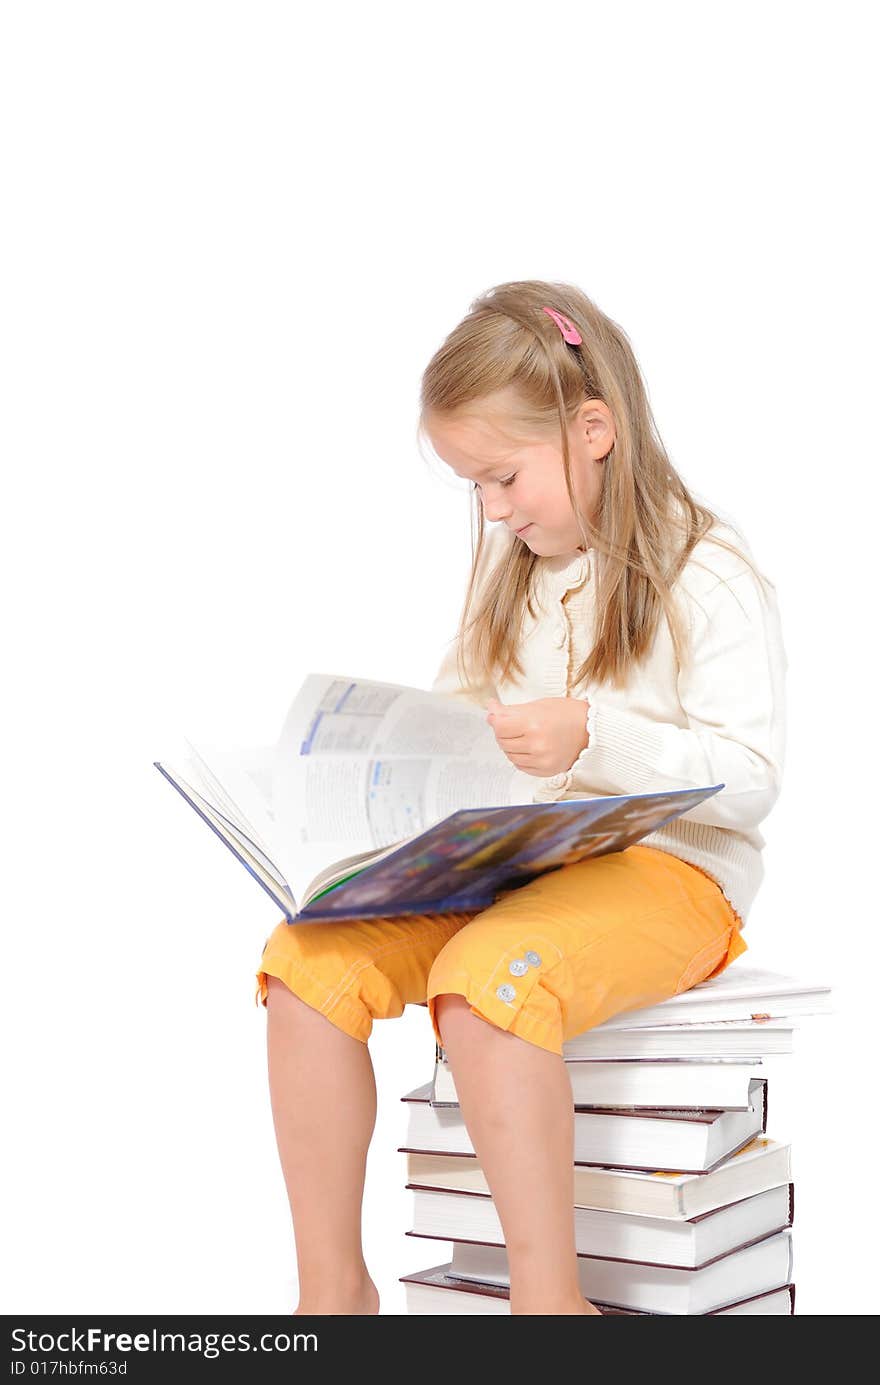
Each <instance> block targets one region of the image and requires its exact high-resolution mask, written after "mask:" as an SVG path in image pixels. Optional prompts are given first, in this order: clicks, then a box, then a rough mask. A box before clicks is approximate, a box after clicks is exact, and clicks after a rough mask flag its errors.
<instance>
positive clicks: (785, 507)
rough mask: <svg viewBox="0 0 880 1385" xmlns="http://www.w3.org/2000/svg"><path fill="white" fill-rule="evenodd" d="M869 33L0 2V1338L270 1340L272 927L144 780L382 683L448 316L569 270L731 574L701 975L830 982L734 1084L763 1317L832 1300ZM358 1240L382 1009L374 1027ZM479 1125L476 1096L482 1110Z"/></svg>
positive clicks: (808, 16) (865, 1122) (589, 8)
mask: <svg viewBox="0 0 880 1385" xmlns="http://www.w3.org/2000/svg"><path fill="white" fill-rule="evenodd" d="M868 14H869V7H868V6H865V5H861V4H848V3H837V4H834V5H833V6H832V5H830V4H828V5H819V6H817V5H810V4H806V5H804V4H798V5H794V4H779V3H776V4H774V3H769V4H768V3H766V0H765V2H764V3H760V4H756V3H737V4H735V5H734V4H721V5H713V6H705V5H703V4H682V3H667V4H665V5H663V6H655V5H651V4H644V5H639V4H632V3H630V4H627V3H618V4H615V5H614V6H608V5H591V4H584V3H583V0H579V3H576V4H564V3H553V0H545V3H544V4H542V5H540V6H538V7H537V8H536V7H535V6H534V5H533V4H512V3H506V4H503V5H502V4H488V3H483V4H473V3H469V4H461V3H454V2H453V3H449V0H447V3H446V4H444V6H443V7H442V10H441V9H440V8H437V7H435V6H431V7H428V6H411V5H403V4H401V5H391V4H376V5H370V6H357V5H354V4H348V5H345V4H342V5H339V6H333V7H331V8H330V9H329V10H326V11H321V17H316V16H315V14H313V13H311V14H310V13H309V10H308V8H303V7H302V6H295V5H293V4H274V5H273V4H261V3H254V0H249V3H246V4H245V3H238V4H222V3H210V4H208V3H206V4H198V3H186V2H185V0H175V2H174V3H171V4H169V3H157V0H151V3H124V2H123V3H107V4H97V3H79V4H77V5H68V4H50V3H42V4H40V3H37V4H34V3H7V4H6V5H5V6H4V7H3V10H2V21H0V23H2V31H0V55H2V56H0V103H2V109H0V125H2V130H3V153H2V168H0V182H2V187H3V192H4V200H5V211H4V214H3V218H2V234H3V237H4V240H5V247H4V250H3V254H2V275H3V295H2V296H3V307H2V334H3V361H2V383H3V394H4V403H3V409H2V413H3V418H2V427H3V435H4V436H3V471H4V484H3V504H2V521H0V522H2V526H3V527H2V554H0V561H2V565H3V573H2V576H3V594H4V636H3V647H4V653H5V655H6V673H5V676H4V680H3V690H2V696H3V703H4V714H3V728H4V732H5V735H4V765H3V771H4V772H3V781H4V792H3V794H2V805H3V807H2V811H3V814H4V843H5V847H6V851H5V865H4V869H3V884H2V888H3V936H4V945H5V950H6V961H5V964H4V968H3V971H4V978H3V984H4V998H3V1004H2V1024H3V1029H4V1038H3V1054H4V1058H5V1060H6V1062H7V1064H8V1070H7V1075H6V1078H5V1084H4V1085H5V1087H6V1092H7V1101H6V1109H7V1112H8V1114H9V1115H10V1117H11V1119H10V1122H9V1131H8V1136H7V1139H6V1141H5V1142H4V1146H3V1191H4V1194H5V1196H6V1198H7V1200H8V1204H9V1205H8V1207H7V1209H6V1210H5V1212H4V1224H5V1235H4V1241H5V1242H6V1246H7V1249H8V1251H11V1254H8V1255H7V1257H6V1259H7V1262H8V1266H9V1282H8V1283H7V1284H5V1285H4V1286H3V1295H2V1296H3V1303H4V1307H5V1310H6V1311H7V1312H9V1311H16V1312H18V1311H21V1312H25V1311H29V1312H47V1313H48V1312H60V1311H65V1312H80V1313H84V1312H92V1311H102V1312H107V1313H110V1312H132V1313H135V1312H142V1313H148V1312H170V1313H182V1312H210V1313H234V1312H244V1313H258V1312H289V1311H291V1309H292V1307H293V1306H294V1304H295V1284H294V1263H295V1262H294V1252H293V1240H292V1235H291V1231H290V1226H289V1221H288V1212H287V1203H286V1198H285V1193H284V1188H283V1183H282V1179H281V1173H280V1168H279V1166H278V1163H277V1156H276V1153H275V1147H274V1137H273V1131H272V1125H271V1117H270V1110H269V1102H268V1091H267V1083H266V1076H265V1012H264V1011H263V1010H261V1009H259V1010H258V1009H257V1008H256V1007H255V1005H254V995H253V992H254V981H253V974H254V972H255V970H256V968H257V965H258V961H259V955H260V950H261V947H262V944H263V941H264V939H265V937H266V936H267V934H268V933H269V932H270V931H271V929H272V927H273V926H274V924H275V922H276V921H277V910H276V909H275V907H274V905H273V904H272V903H271V901H270V900H268V898H267V897H266V896H264V895H263V894H262V892H261V891H260V890H259V889H258V887H257V886H256V884H255V883H254V882H253V881H252V880H251V879H250V877H249V876H248V875H247V874H246V873H245V872H244V871H243V870H242V869H241V867H240V866H239V865H238V864H237V863H236V862H235V861H234V860H233V858H232V856H231V855H229V853H227V852H226V851H225V849H224V848H223V847H222V846H221V845H220V843H219V842H218V841H217V839H216V838H215V837H213V836H212V834H210V833H209V832H208V831H207V830H206V829H205V828H204V826H203V825H201V824H200V823H199V822H198V819H197V818H196V817H195V815H194V814H193V813H192V812H191V811H190V810H189V809H188V808H187V807H186V806H185V805H184V803H183V802H182V800H180V799H179V798H178V797H177V796H176V795H175V794H174V793H173V791H172V790H171V789H170V787H169V786H168V785H167V784H166V783H165V781H164V780H163V779H162V778H161V776H160V775H159V774H158V772H157V771H156V770H155V769H154V768H153V765H152V762H153V760H154V759H156V758H161V757H162V756H163V755H168V754H169V753H170V751H171V750H172V749H173V748H174V747H176V745H177V744H178V740H179V737H180V735H181V734H183V733H187V734H191V735H192V736H193V738H194V739H195V738H196V735H197V734H201V735H203V736H205V737H206V738H208V739H210V738H213V739H215V740H217V741H218V742H220V743H221V744H231V745H235V744H242V743H248V742H255V743H260V742H266V743H268V742H271V741H273V740H274V738H275V736H276V735H277V732H278V730H279V729H280V726H281V723H282V721H283V718H284V714H285V712H286V709H287V706H288V703H289V701H290V699H291V697H292V695H293V692H294V690H295V689H296V687H297V686H298V684H299V682H300V680H301V678H302V677H303V676H304V674H305V673H306V672H308V671H309V670H318V671H324V672H340V673H346V674H355V675H361V676H364V677H376V678H381V679H389V680H394V681H400V682H405V683H411V684H414V685H419V686H425V685H427V684H428V682H429V681H430V679H431V678H432V676H433V674H434V671H435V668H436V665H437V663H438V662H439V658H440V654H441V652H442V648H443V646H444V644H445V642H446V640H447V639H448V638H449V637H450V636H451V634H452V633H453V630H454V626H455V622H456V618H457V615H458V611H459V606H460V602H461V598H462V595H463V590H464V582H465V578H466V565H467V555H468V534H467V528H468V526H467V518H466V503H467V501H466V497H465V495H464V493H463V492H462V491H461V490H460V489H458V488H456V487H455V486H454V485H450V484H449V481H448V480H446V479H444V478H443V477H440V476H438V475H436V474H434V473H433V472H432V471H431V469H430V468H429V467H428V466H427V465H426V464H425V463H424V462H423V460H422V459H421V458H420V456H419V455H418V452H417V450H416V446H415V439H414V430H415V424H416V402H417V396H418V388H419V378H420V374H421V371H422V370H423V368H424V366H425V364H426V363H427V361H428V359H429V357H430V355H431V353H432V352H433V351H434V350H435V349H436V347H437V346H438V345H439V343H440V341H441V340H442V339H443V337H444V336H445V334H446V333H447V332H448V331H449V330H450V329H451V328H452V327H453V325H454V324H455V323H456V322H457V321H458V320H459V318H460V317H461V316H462V315H463V314H464V313H465V312H466V311H467V309H468V306H469V303H470V301H471V299H472V298H473V297H475V296H476V294H478V293H479V292H481V291H482V290H484V289H485V288H488V287H489V286H490V285H492V284H494V283H499V282H501V281H503V280H506V279H512V278H525V277H536V278H546V279H563V280H570V281H572V282H574V283H577V284H579V285H580V286H581V287H582V288H583V289H584V290H585V291H586V292H587V293H588V294H589V295H590V296H591V297H593V298H594V299H595V301H596V302H597V303H598V304H599V305H600V307H602V308H603V309H604V311H606V312H607V313H608V314H609V315H610V316H611V317H613V318H614V319H615V320H616V321H618V322H619V323H620V324H621V325H622V326H623V327H624V329H625V330H626V331H627V333H628V334H629V335H630V338H631V340H632V342H633V345H634V348H635V351H636V354H637V356H638V359H639V361H640V363H641V367H642V369H643V372H644V374H645V377H646V380H647V383H648V387H649V391H650V397H651V401H652V405H653V408H654V411H655V414H656V417H657V420H658V424H659V427H660V431H661V434H662V436H663V438H664V441H665V442H666V444H667V447H668V448H669V451H670V454H671V457H672V459H673V462H674V464H675V465H676V466H677V467H678V468H679V469H680V470H681V472H682V474H683V475H684V477H685V479H686V481H687V482H688V484H689V485H690V486H691V487H692V488H693V489H694V490H695V492H696V493H697V494H698V495H699V496H700V497H702V498H704V499H706V500H707V501H708V502H709V503H710V504H711V505H712V506H714V507H715V508H716V509H717V510H718V511H720V512H721V513H722V514H723V515H725V516H727V517H729V518H732V519H733V520H734V521H736V522H738V523H739V524H740V525H741V526H742V527H743V530H744V532H745V533H746V535H747V537H748V539H749V541H750V542H751V545H752V548H753V551H754V553H755V555H756V557H757V558H758V560H759V562H760V563H761V564H762V565H763V567H764V570H765V571H766V572H767V573H768V575H769V576H770V577H771V578H772V579H773V580H775V582H776V584H777V590H778V596H779V602H780V608H781V612H782V617H783V622H784V632H785V637H786V645H787V651H788V656H789V662H790V671H789V719H790V720H789V743H788V763H787V777H786V783H785V787H784V790H783V794H782V796H781V798H780V801H779V803H778V805H777V807H776V808H775V809H774V811H773V813H772V815H771V818H770V819H769V820H768V822H767V823H766V824H765V835H766V838H767V851H766V866H767V876H766V881H765V884H764V886H763V888H762V890H761V892H760V894H759V897H758V900H757V902H756V904H755V906H754V909H753V911H752V914H751V916H750V919H749V923H748V930H747V939H748V942H749V944H750V949H751V951H750V954H749V955H750V960H752V961H753V962H755V963H759V964H763V965H765V966H771V967H777V968H779V969H781V970H786V971H793V972H795V973H796V974H797V975H799V976H802V977H803V978H804V979H816V980H819V981H821V982H827V983H829V984H833V985H834V986H835V987H836V988H837V1004H838V1013H837V1014H836V1016H835V1017H834V1018H831V1019H823V1020H817V1021H814V1022H813V1023H812V1024H811V1025H808V1026H805V1027H804V1029H803V1030H802V1031H801V1032H800V1033H799V1035H798V1051H797V1054H796V1055H795V1057H794V1058H793V1059H791V1060H788V1061H787V1063H785V1064H783V1065H781V1067H780V1073H779V1075H778V1077H777V1078H775V1079H774V1080H773V1081H772V1082H771V1092H770V1116H771V1118H770V1124H769V1133H770V1134H771V1135H775V1136H777V1137H780V1138H781V1137H785V1138H791V1139H792V1140H793V1142H794V1158H795V1173H796V1179H795V1181H796V1203H797V1212H796V1229H795V1251H796V1275H795V1277H796V1280H797V1284H798V1307H799V1310H800V1311H802V1312H803V1313H808V1314H819V1313H832V1314H841V1313H869V1312H873V1311H874V1310H875V1303H874V1300H873V1296H872V1295H871V1294H869V1279H870V1266H871V1264H872V1263H873V1256H872V1253H871V1252H872V1234H873V1228H872V1227H871V1226H870V1225H869V1224H868V1222H867V1220H866V1216H867V1213H866V1208H867V1207H869V1206H871V1205H873V1204H874V1203H875V1202H876V1198H875V1196H874V1193H873V1191H872V1188H873V1180H874V1170H875V1165H876V1152H877V1151H876V1144H875V1139H874V1137H875V1133H876V1126H875V1122H876V1112H875V1110H874V1105H875V1102H874V1101H873V1099H869V1098H873V1097H875V1096H876V1065H875V1050H874V1044H875V1037H876V1032H877V1031H876V1026H875V1025H874V1024H873V1023H872V1020H873V1010H874V1006H875V999H874V992H875V985H874V968H875V966H876V961H877V951H876V928H877V907H876V870H875V855H876V849H877V848H876V843H875V840H874V838H875V836H876V834H875V832H873V831H870V838H869V824H871V825H873V822H874V820H875V807H874V794H873V786H872V784H871V780H872V777H873V778H876V772H877V763H876V755H875V746H876V710H875V702H876V696H875V691H876V680H875V677H874V672H873V669H874V651H873V645H874V636H875V632H876V603H875V592H874V587H875V575H876V570H877V564H876V553H877V540H876V535H875V526H876V501H877V486H876V470H877V460H878V459H877V441H876V438H877V427H876V404H875V400H876V390H875V380H876V373H877V354H876V340H877V313H878V294H877V279H876V274H875V259H876V243H877V233H878V227H877V224H876V220H872V217H873V209H872V203H871V196H872V191H873V189H872V183H873V181H874V174H873V172H872V168H871V154H872V149H871V144H870V141H869V135H870V126H871V124H872V122H874V121H876V115H877V111H876V107H875V106H874V105H873V104H872V101H871V98H870V97H869V86H871V85H873V77H874V74H873V72H872V71H871V67H870V57H869V48H870V46H869V44H868V42H867V38H868V34H867V22H868V21H867V16H868ZM371 1049H372V1053H373V1058H374V1062H375V1066H376V1070H377V1075H378V1082H379V1091H380V1109H379V1119H378V1125H377V1131H376V1136H375V1140H374V1144H373V1148H372V1151H371V1156H370V1168H369V1184H368V1191H367V1198H366V1202H365V1211H364V1224H365V1246H366V1254H367V1259H368V1263H369V1265H370V1266H371V1269H372V1271H373V1274H374V1276H375V1278H376V1280H377V1283H378V1285H379V1288H380V1291H381V1295H382V1304H383V1312H386V1313H400V1312H402V1311H403V1305H404V1300H403V1294H402V1287H401V1286H400V1285H399V1284H398V1276H399V1275H400V1274H403V1273H406V1272H408V1271H410V1270H413V1269H417V1268H420V1267H424V1266H427V1265H430V1264H435V1263H438V1262H439V1261H440V1260H442V1259H443V1258H445V1256H444V1254H443V1250H444V1247H443V1246H442V1245H441V1244H438V1243H434V1242H424V1243H422V1242H418V1241H414V1240H412V1239H407V1238H406V1237H405V1235H404V1233H405V1231H406V1230H407V1229H408V1226H409V1216H410V1203H409V1196H410V1195H409V1194H407V1193H405V1192H404V1190H403V1183H404V1160H403V1156H402V1155H399V1154H397V1153H396V1150H397V1147H398V1145H400V1144H401V1143H402V1142H403V1133H404V1110H405V1108H404V1107H403V1106H402V1105H401V1104H400V1102H399V1097H400V1096H401V1095H402V1094H403V1093H404V1092H405V1091H408V1090H410V1089H411V1088H412V1087H414V1086H416V1085H418V1084H419V1083H421V1082H423V1081H425V1080H427V1078H428V1077H429V1075H430V1070H431V1061H432V1056H433V1047H432V1037H431V1032H430V1023H429V1020H428V1016H427V1012H426V1011H425V1010H423V1009H411V1010H408V1011H407V1012H406V1014H405V1015H404V1017H403V1018H402V1019H401V1020H399V1021H397V1022H394V1023H391V1022H389V1023H385V1024H382V1025H377V1027H376V1029H375V1031H374V1035H373V1039H372V1041H371ZM513 1095H514V1097H515V1094H513Z"/></svg>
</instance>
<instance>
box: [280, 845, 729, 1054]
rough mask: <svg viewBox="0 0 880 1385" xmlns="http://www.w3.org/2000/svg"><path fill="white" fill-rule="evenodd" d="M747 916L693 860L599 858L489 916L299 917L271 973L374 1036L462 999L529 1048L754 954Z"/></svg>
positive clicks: (557, 1044)
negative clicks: (376, 1024)
mask: <svg viewBox="0 0 880 1385" xmlns="http://www.w3.org/2000/svg"><path fill="white" fill-rule="evenodd" d="M740 927H741V920H740V918H739V916H738V914H737V913H736V910H735V909H734V908H733V906H732V905H731V904H730V903H729V902H728V900H727V899H726V898H725V896H724V894H723V893H722V890H721V887H720V886H719V885H718V884H717V883H716V882H715V881H714V880H713V879H712V878H711V877H710V876H709V875H707V874H706V873H705V872H704V871H702V870H700V869H699V868H698V867H697V866H692V865H689V864H688V863H687V862H685V861H680V860H679V859H678V857H676V856H672V855H670V854H669V853H668V852H666V851H660V850H658V849H657V848H656V847H650V846H631V847H628V848H627V850H626V851H618V852H613V853H610V854H608V855H606V856H594V857H591V858H590V859H589V860H587V861H578V862H576V863H575V864H574V865H569V866H563V867H562V868H561V869H559V870H555V871H551V872H549V873H548V874H546V875H542V876H540V877H539V878H538V879H537V880H533V881H532V882H531V883H530V884H528V885H523V886H521V887H520V888H518V889H515V890H511V891H510V892H509V893H508V894H505V895H503V896H502V897H501V898H500V899H498V900H496V901H495V903H494V904H492V905H490V906H489V907H488V908H487V909H483V910H481V911H480V912H479V913H467V914H464V913H459V914H408V915H404V916H402V917H401V918H382V919H366V920H360V919H355V920H352V921H350V922H344V923H340V922H333V923H297V924H289V923H287V921H286V920H282V922H281V923H279V925H278V927H277V928H276V929H275V931H274V932H273V933H272V935H271V937H270V938H269V939H268V941H267V943H266V946H265V949H264V951H263V956H262V968H261V970H260V971H259V972H258V973H257V982H258V989H257V993H256V997H255V1003H257V1004H260V1003H262V1004H263V1005H265V1004H266V1001H267V996H268V982H267V978H268V977H269V976H276V977H278V979H279V980H280V981H283V982H284V984H285V986H287V987H288V988H289V989H290V990H291V991H293V992H294V994H295V995H298V996H299V997H300V998H301V999H302V1000H304V1001H305V1002H306V1004H307V1005H311V1006H312V1008H313V1009H315V1010H318V1011H320V1013H321V1014H322V1015H326V1016H327V1018H328V1020H330V1021H331V1023H333V1024H335V1025H336V1026H337V1027H338V1028H339V1029H342V1030H344V1032H345V1033H346V1034H350V1035H351V1036H352V1038H354V1039H360V1040H362V1041H363V1042H364V1043H366V1041H367V1039H368V1038H369V1036H370V1032H371V1030H372V1027H373V1020H375V1019H393V1018H396V1017H397V1016H398V1015H400V1014H402V1013H403V1007H404V1006H405V1005H427V1006H428V1010H429V1013H430V1015H431V1023H432V1025H433V1028H434V1034H435V1036H436V1038H437V1041H438V1042H442V1040H441V1036H440V1031H439V1029H438V1028H437V1020H436V1017H435V1014H434V1001H435V998H436V997H437V996H438V995H443V994H448V993H452V994H455V995H462V996H464V997H465V999H466V1000H467V1002H468V1004H469V1005H470V1008H471V1010H472V1011H473V1012H474V1013H475V1014H477V1015H480V1016H481V1017H482V1018H483V1019H485V1020H487V1021H488V1022H489V1023H490V1024H494V1025H497V1026H498V1027H499V1028H500V1029H508V1030H510V1032H511V1033H513V1034H517V1035H519V1036H520V1038H522V1039H525V1040H526V1041H527V1042H528V1043H532V1044H536V1045H537V1046H538V1047H539V1048H544V1049H548V1050H549V1051H550V1052H551V1053H559V1054H561V1053H562V1045H563V1043H564V1042H565V1040H566V1039H570V1038H573V1037H574V1036H575V1035H576V1034H582V1033H583V1032H584V1030H587V1029H592V1028H593V1026H594V1025H597V1024H601V1023H602V1021H603V1020H606V1019H609V1018H610V1017H611V1015H615V1014H618V1013H619V1012H620V1011H623V1010H633V1009H639V1008H642V1007H644V1006H648V1005H656V1004H657V1003H658V1002H659V1001H661V1000H665V999H666V998H667V997H669V996H672V995H677V994H678V993H679V992H681V991H687V990H689V989H690V987H691V986H695V985H696V984H697V982H698V981H704V980H706V978H707V977H709V976H715V975H716V974H717V973H718V972H721V971H723V970H724V968H725V967H727V966H728V965H729V964H730V963H731V962H732V961H733V960H734V958H736V957H738V956H739V955H740V954H741V953H743V952H745V950H746V944H745V943H744V942H743V940H742V937H741V934H740Z"/></svg>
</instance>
